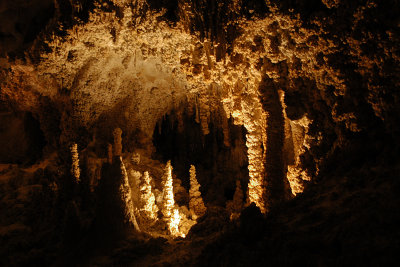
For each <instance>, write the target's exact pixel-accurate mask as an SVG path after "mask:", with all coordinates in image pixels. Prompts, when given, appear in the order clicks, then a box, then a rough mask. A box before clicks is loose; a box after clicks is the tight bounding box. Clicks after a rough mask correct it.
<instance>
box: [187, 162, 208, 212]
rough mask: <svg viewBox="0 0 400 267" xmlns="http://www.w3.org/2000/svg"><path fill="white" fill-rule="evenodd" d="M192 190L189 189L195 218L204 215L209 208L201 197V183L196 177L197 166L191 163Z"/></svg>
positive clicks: (190, 202)
mask: <svg viewBox="0 0 400 267" xmlns="http://www.w3.org/2000/svg"><path fill="white" fill-rule="evenodd" d="M189 172H190V190H189V197H190V200H189V209H190V212H191V214H192V217H193V218H194V219H196V218H198V217H201V216H203V215H204V214H205V213H206V211H207V208H206V206H204V202H203V198H202V197H201V192H200V184H199V183H198V182H197V179H196V168H195V167H194V166H193V165H190V170H189Z"/></svg>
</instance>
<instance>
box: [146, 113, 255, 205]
mask: <svg viewBox="0 0 400 267" xmlns="http://www.w3.org/2000/svg"><path fill="white" fill-rule="evenodd" d="M178 120H179V118H178V117H177V116H176V113H175V112H171V113H170V114H168V115H165V116H164V118H163V119H162V120H161V121H160V122H159V123H158V125H157V126H156V128H155V130H154V134H153V144H154V146H155V148H156V153H157V154H156V155H154V156H155V157H158V158H159V159H160V160H162V161H164V162H166V161H167V160H171V161H172V166H173V168H174V170H173V172H174V174H176V176H177V178H179V179H181V180H182V185H183V186H184V187H185V188H186V189H188V188H189V168H190V165H191V164H192V165H194V166H195V167H196V173H197V179H198V181H199V183H200V184H201V188H200V190H201V192H202V195H203V196H204V200H205V201H206V202H212V203H214V204H216V205H220V206H225V202H226V201H227V200H230V199H232V197H233V194H234V192H235V184H236V180H237V179H239V180H240V181H241V183H242V188H243V190H244V192H246V191H245V190H246V189H247V183H248V179H249V178H248V175H249V174H248V169H247V165H248V161H247V147H246V130H245V129H244V127H243V126H236V125H234V124H233V121H232V120H231V119H229V120H228V125H227V127H228V129H227V130H228V132H229V140H228V143H229V146H227V144H226V142H225V143H224V131H223V128H222V125H217V124H216V121H215V119H211V122H210V124H209V129H210V133H209V134H207V135H203V132H202V129H201V125H200V124H199V123H197V122H196V121H195V115H194V112H193V113H192V115H190V114H189V113H188V112H183V115H182V120H183V122H182V124H181V127H179V126H178Z"/></svg>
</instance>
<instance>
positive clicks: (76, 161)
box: [70, 143, 81, 183]
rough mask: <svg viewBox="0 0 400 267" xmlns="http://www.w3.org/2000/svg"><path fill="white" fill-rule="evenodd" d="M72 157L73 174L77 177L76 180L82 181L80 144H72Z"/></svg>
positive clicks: (77, 181)
mask: <svg viewBox="0 0 400 267" xmlns="http://www.w3.org/2000/svg"><path fill="white" fill-rule="evenodd" d="M70 150H71V157H72V166H71V174H72V176H73V177H74V178H75V182H76V183H79V182H80V175H81V171H80V169H79V153H78V145H77V144H76V143H74V144H72V145H71V147H70Z"/></svg>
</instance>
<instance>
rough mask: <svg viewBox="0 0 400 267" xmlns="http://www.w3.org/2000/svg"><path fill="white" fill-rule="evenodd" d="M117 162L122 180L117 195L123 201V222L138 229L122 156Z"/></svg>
mask: <svg viewBox="0 0 400 267" xmlns="http://www.w3.org/2000/svg"><path fill="white" fill-rule="evenodd" d="M119 164H120V168H121V174H122V181H121V185H120V186H119V195H120V196H121V200H122V203H124V204H125V205H124V220H125V223H127V224H128V225H131V226H132V227H134V229H135V230H136V231H140V229H139V226H138V224H137V221H136V216H135V212H134V207H133V201H132V192H131V187H130V186H129V181H128V173H127V172H126V169H125V165H124V163H123V161H122V157H119Z"/></svg>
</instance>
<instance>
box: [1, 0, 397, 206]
mask: <svg viewBox="0 0 400 267" xmlns="http://www.w3.org/2000/svg"><path fill="white" fill-rule="evenodd" d="M399 10H400V7H399V3H398V2H397V1H395V0H390V1H374V0H368V1H343V0H321V1H319V0H314V1H299V0H294V1H277V0H269V1H262V0H251V1H244V0H243V1H242V0H229V1H222V0H196V1H194V0H171V1H168V0H164V1H154V0H118V1H117V0H108V1H97V0H93V1H86V0H76V1H72V0H71V1H68V0H55V1H30V2H29V4H28V3H25V1H2V3H1V4H0V18H1V19H0V25H1V26H0V49H1V50H0V104H1V108H0V120H1V121H4V120H5V119H4V118H10V120H11V121H12V123H10V124H9V125H14V126H13V127H17V126H18V125H21V124H22V119H21V116H22V115H20V114H29V116H32V118H33V119H34V120H35V121H36V122H37V124H38V125H39V128H40V130H39V129H37V128H38V127H33V128H34V129H33V128H32V127H28V126H26V127H23V128H22V130H21V131H22V132H19V133H16V134H18V135H19V136H21V137H23V136H27V135H31V134H33V133H35V136H39V137H40V136H42V138H41V140H42V141H40V144H41V145H40V146H38V147H36V148H34V149H33V150H32V151H33V152H32V151H29V149H27V148H26V147H27V146H28V145H27V144H29V143H30V142H32V141H31V140H28V139H29V138H27V139H26V140H24V142H26V143H27V144H24V143H22V144H21V146H19V147H18V149H20V151H21V152H20V153H21V154H24V153H25V155H28V157H29V155H30V154H29V153H31V154H32V153H36V152H35V151H37V150H38V151H40V154H41V153H43V158H48V157H50V155H51V154H52V153H53V152H54V151H61V150H65V148H66V147H68V145H69V144H70V143H71V142H74V143H77V144H78V147H81V148H82V149H85V148H86V147H88V145H89V144H90V143H91V142H92V141H93V140H96V144H95V145H94V146H95V148H94V149H93V150H94V151H96V152H97V153H98V156H99V157H103V158H106V157H107V155H106V151H107V150H106V148H107V144H108V143H112V140H113V136H112V130H113V129H115V128H121V130H122V132H123V136H122V137H123V142H124V143H123V144H122V146H123V149H124V152H125V151H129V152H132V151H133V150H134V149H135V148H144V149H146V150H147V152H149V154H151V153H152V152H154V151H157V149H156V148H154V143H153V141H154V140H153V136H154V133H155V132H156V128H157V127H160V122H161V121H162V120H163V118H165V116H166V115H168V114H172V113H173V114H174V116H176V118H177V121H178V122H183V121H184V119H183V118H184V117H185V116H186V115H185V114H186V113H189V115H188V117H190V118H192V119H193V121H194V122H195V124H196V125H198V126H199V127H200V129H201V133H202V137H201V138H204V137H206V136H211V135H212V134H213V132H212V131H213V129H215V128H216V129H218V130H219V132H220V133H223V135H222V138H220V142H219V143H220V148H221V149H220V150H221V151H222V150H224V149H225V150H229V149H231V151H233V150H234V147H233V146H232V138H230V135H232V132H231V129H232V127H231V126H230V124H232V123H233V124H234V125H238V126H242V127H243V128H244V129H245V140H242V141H243V142H244V143H245V146H246V147H245V149H246V158H247V159H246V160H245V161H243V160H238V162H240V161H241V162H244V163H243V166H247V169H248V181H246V182H248V185H247V204H248V205H249V204H250V203H252V202H254V203H255V204H256V206H257V207H258V208H259V209H260V210H261V212H262V213H266V212H268V211H269V210H271V209H273V208H274V207H276V206H279V205H280V204H281V203H282V202H283V201H286V200H289V199H291V198H293V196H294V195H297V194H300V193H302V192H303V191H304V190H306V191H307V186H309V185H310V184H313V183H318V182H319V181H323V180H324V177H330V176H329V174H331V173H333V172H338V170H344V169H346V168H347V169H349V168H356V167H357V166H358V167H359V168H361V167H362V166H363V165H362V164H363V163H362V162H364V161H363V158H364V157H371V158H373V157H376V161H377V162H385V164H389V166H395V165H396V164H397V162H398V160H397V158H398V156H397V155H398V152H399V146H398V141H397V140H398V136H400V126H399V125H400V119H399V118H400V116H399V115H398V114H399V113H400V103H399V101H400V98H399V97H400V93H399V92H400V90H399V87H400V78H399V77H400V76H399V75H398V73H400V64H399V63H400V50H399V45H398V44H399V43H400V31H399V27H400V18H399V16H398V14H399ZM14 14H17V15H16V16H14ZM21 14H26V15H24V16H22V15H21ZM7 116H8V117H7ZM16 125H17V126H16ZM177 127H178V128H179V127H181V128H180V129H185V127H184V126H182V125H179V123H178V125H177ZM0 136H1V138H2V142H3V139H4V138H10V136H13V133H12V132H9V130H7V129H6V127H4V128H3V126H0ZM39 137H38V138H39ZM39 139H40V138H39ZM13 142H15V141H14V140H13ZM238 147H239V146H238ZM230 153H231V152H230ZM230 155H239V157H240V153H235V152H232V153H231V154H230ZM344 155H345V156H344ZM379 156H384V157H385V159H386V158H387V159H388V161H386V160H382V161H379V160H378V157H379ZM346 157H348V158H346ZM226 158H228V157H226ZM0 162H1V163H20V162H21V159H18V158H17V157H15V156H9V155H7V154H5V153H0ZM382 164H383V163H382ZM390 164H392V165H390ZM388 168H392V167H388ZM393 169H395V168H394V167H393ZM339 176H340V175H339ZM199 177H200V176H199ZM237 178H240V179H242V182H244V179H243V178H242V177H230V178H229V181H232V185H231V187H232V194H231V195H232V196H231V197H233V192H234V188H235V181H236V180H237ZM203 181H206V182H205V183H204V185H203V184H202V187H201V188H202V189H203V188H209V185H208V184H209V183H208V182H210V183H213V182H214V183H218V181H207V180H206V179H203V178H202V179H200V178H199V182H200V183H201V182H203ZM221 181H222V179H221ZM210 190H211V189H210ZM210 192H211V191H210ZM213 194H214V192H213ZM221 194H223V193H221ZM202 195H204V196H207V192H205V193H203V192H202ZM210 199H212V197H210ZM205 200H206V202H207V198H206V197H205ZM225 200H226V199H225Z"/></svg>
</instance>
